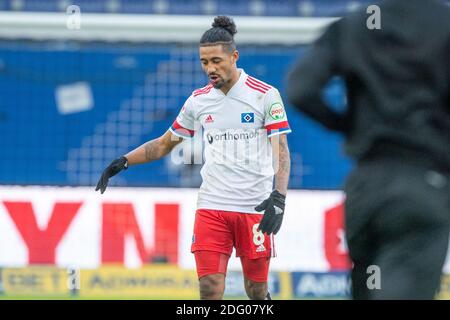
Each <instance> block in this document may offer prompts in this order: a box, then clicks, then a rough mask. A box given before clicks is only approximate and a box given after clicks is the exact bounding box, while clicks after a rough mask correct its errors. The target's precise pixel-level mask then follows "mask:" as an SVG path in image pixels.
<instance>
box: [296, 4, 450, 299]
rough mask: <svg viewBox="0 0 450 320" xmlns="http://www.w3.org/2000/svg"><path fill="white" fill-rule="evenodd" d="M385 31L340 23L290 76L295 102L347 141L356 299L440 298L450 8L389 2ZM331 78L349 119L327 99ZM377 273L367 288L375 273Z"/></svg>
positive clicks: (448, 189) (449, 153) (445, 232)
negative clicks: (342, 91) (342, 89)
mask: <svg viewBox="0 0 450 320" xmlns="http://www.w3.org/2000/svg"><path fill="white" fill-rule="evenodd" d="M379 8H380V13H381V25H380V26H381V29H374V30H370V29H369V28H368V27H367V23H366V22H367V19H368V17H369V15H368V14H366V12H361V13H355V14H353V15H351V16H348V17H345V18H343V19H340V20H338V21H336V22H334V23H333V24H332V25H331V26H330V27H329V28H328V29H327V30H326V31H325V33H324V34H323V35H322V37H321V38H320V39H319V40H318V41H317V42H316V43H315V44H314V45H313V47H312V48H311V50H310V51H309V52H308V53H307V54H306V55H305V57H303V58H302V59H301V60H300V61H299V62H298V64H297V65H296V66H295V68H294V70H293V71H292V72H291V74H290V76H289V85H288V96H289V100H290V102H291V103H292V104H293V105H294V106H295V107H296V108H298V109H299V110H300V111H302V112H303V113H305V114H306V115H307V116H309V117H311V118H312V119H314V120H316V121H318V122H319V123H321V124H322V125H323V126H325V127H326V128H328V129H330V130H333V131H337V132H340V133H342V134H343V135H344V136H345V152H346V153H347V154H348V155H349V156H350V157H351V158H353V159H354V160H355V163H356V165H355V168H354V170H353V171H352V173H351V174H350V176H349V177H348V178H347V181H346V184H345V188H344V189H345V192H346V203H345V225H346V239H347V244H348V248H349V253H350V257H351V259H352V261H353V270H352V276H351V278H352V296H353V298H354V299H433V298H434V297H435V294H436V291H437V290H438V288H439V285H440V278H441V272H442V268H443V265H444V262H445V258H446V253H447V247H448V240H449V230H450V222H449V220H450V103H449V100H450V98H449V97H450V93H449V92H450V90H449V86H450V84H449V83H450V7H449V6H447V5H446V4H445V3H444V2H443V1H437V0H390V1H389V0H387V1H384V2H382V3H381V4H380V5H379ZM334 76H340V77H342V78H343V80H344V82H345V85H346V88H347V98H348V106H347V110H345V111H343V112H339V111H337V110H334V109H332V108H330V106H328V105H327V104H326V103H325V101H324V100H323V99H322V96H321V93H322V89H323V88H324V86H325V85H326V84H327V83H328V82H329V80H330V79H331V78H332V77H334ZM371 265H375V266H378V267H379V270H380V280H381V282H380V284H381V286H380V287H378V288H373V289H370V288H369V287H370V286H368V280H369V277H370V274H369V273H368V267H369V266H371Z"/></svg>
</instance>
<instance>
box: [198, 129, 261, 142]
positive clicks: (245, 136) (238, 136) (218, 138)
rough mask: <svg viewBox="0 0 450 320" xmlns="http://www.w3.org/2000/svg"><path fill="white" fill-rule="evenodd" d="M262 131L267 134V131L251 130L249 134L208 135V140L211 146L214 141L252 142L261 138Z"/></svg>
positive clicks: (225, 133) (226, 133)
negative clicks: (251, 140)
mask: <svg viewBox="0 0 450 320" xmlns="http://www.w3.org/2000/svg"><path fill="white" fill-rule="evenodd" d="M260 131H263V132H265V130H251V131H248V132H239V133H233V132H224V133H215V134H214V133H213V134H212V133H210V132H208V133H206V140H207V141H208V142H209V144H212V143H213V142H214V140H216V141H228V140H250V139H254V138H256V137H258V136H259V134H260Z"/></svg>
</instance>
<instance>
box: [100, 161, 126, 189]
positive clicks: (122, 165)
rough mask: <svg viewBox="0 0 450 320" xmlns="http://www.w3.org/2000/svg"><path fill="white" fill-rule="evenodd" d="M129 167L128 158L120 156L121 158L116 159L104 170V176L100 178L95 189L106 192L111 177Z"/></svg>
mask: <svg viewBox="0 0 450 320" xmlns="http://www.w3.org/2000/svg"><path fill="white" fill-rule="evenodd" d="M127 168H128V160H127V158H125V157H120V158H119V159H116V160H114V161H113V162H111V164H110V165H109V166H108V167H107V168H106V169H105V170H103V173H102V176H101V177H100V180H98V183H97V188H95V191H97V190H100V192H101V193H102V194H103V192H105V190H106V187H107V186H108V180H109V178H111V177H113V176H115V175H116V174H118V173H119V172H120V171H122V170H126V169H127Z"/></svg>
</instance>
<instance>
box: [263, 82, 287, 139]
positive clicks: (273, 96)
mask: <svg viewBox="0 0 450 320" xmlns="http://www.w3.org/2000/svg"><path fill="white" fill-rule="evenodd" d="M264 110H265V119H264V128H265V129H266V130H267V136H268V137H269V138H270V137H273V136H276V135H279V134H287V133H290V132H291V128H290V127H289V123H288V119H287V115H286V110H285V108H284V104H283V100H282V99H281V95H280V93H279V92H278V90H277V89H275V88H272V89H271V90H269V91H268V92H267V94H266V96H265V99H264Z"/></svg>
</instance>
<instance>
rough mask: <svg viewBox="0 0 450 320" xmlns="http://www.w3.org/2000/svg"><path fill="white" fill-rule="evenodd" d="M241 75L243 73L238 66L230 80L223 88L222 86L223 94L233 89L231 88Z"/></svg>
mask: <svg viewBox="0 0 450 320" xmlns="http://www.w3.org/2000/svg"><path fill="white" fill-rule="evenodd" d="M240 76H241V73H240V72H239V70H238V69H237V68H236V69H235V70H234V71H233V74H232V75H231V80H230V82H228V83H226V84H225V85H224V86H223V87H222V88H220V91H222V92H223V94H224V95H226V94H227V93H228V92H229V91H230V90H231V88H233V86H234V85H235V84H236V82H238V80H239V77H240Z"/></svg>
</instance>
